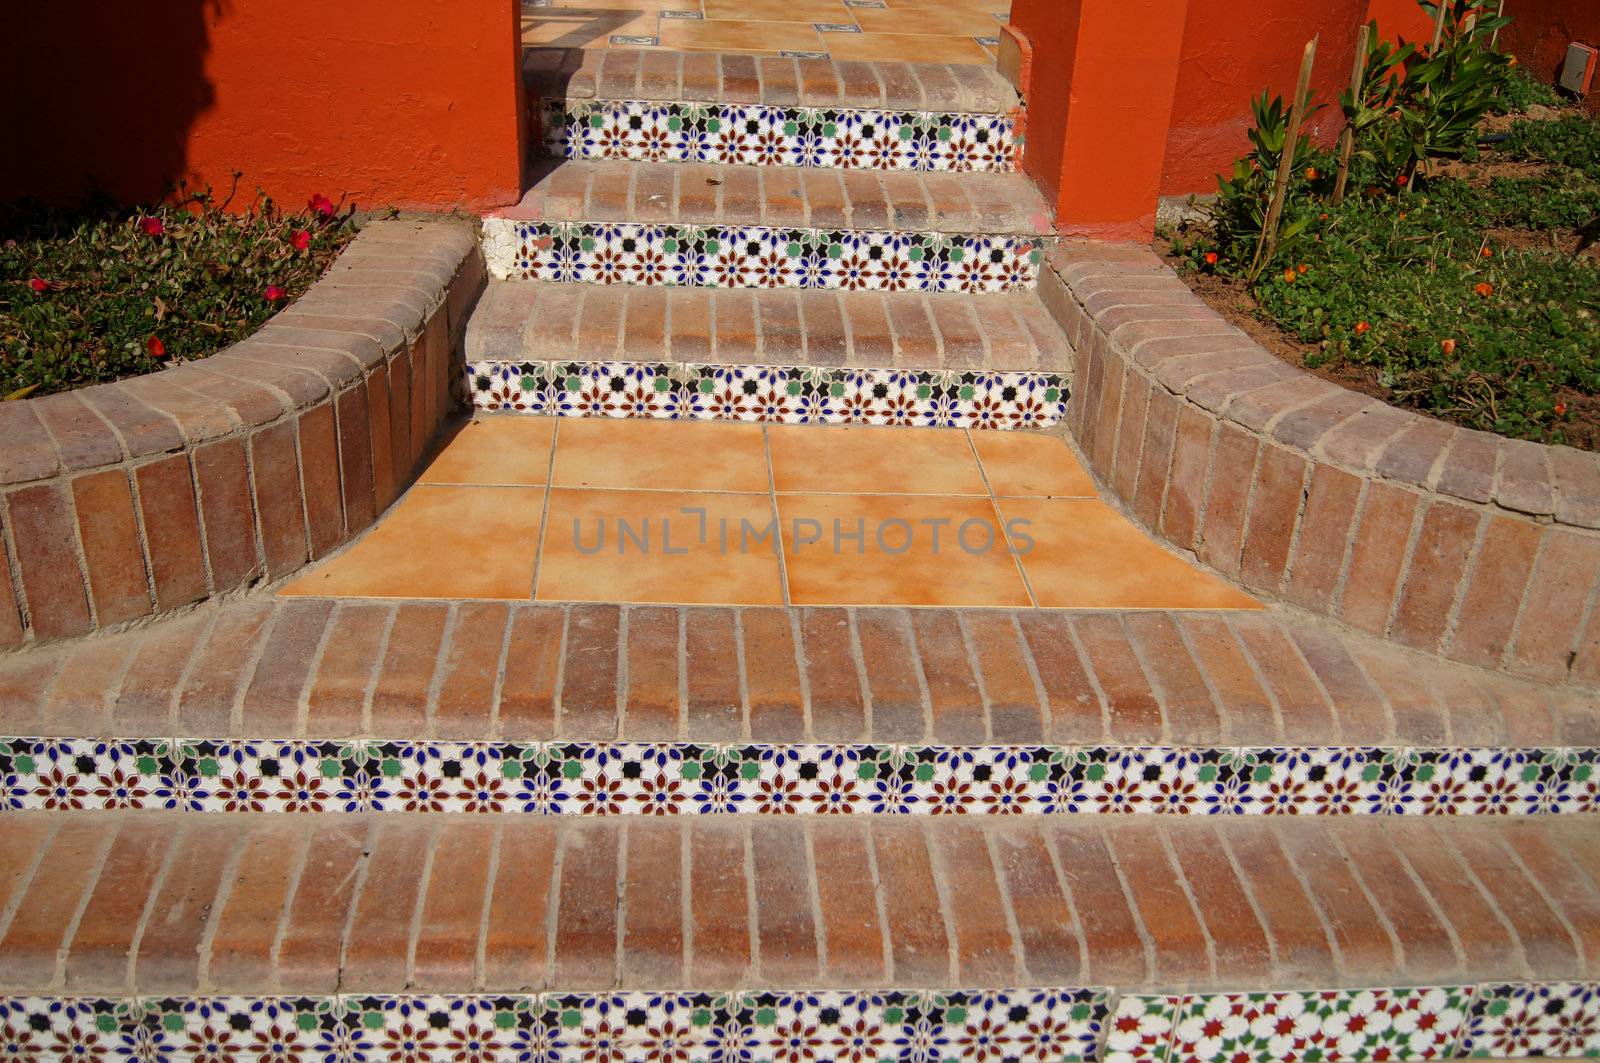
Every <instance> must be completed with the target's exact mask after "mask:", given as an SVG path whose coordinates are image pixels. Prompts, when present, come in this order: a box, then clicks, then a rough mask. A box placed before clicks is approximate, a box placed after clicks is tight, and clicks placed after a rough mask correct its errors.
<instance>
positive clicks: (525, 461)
mask: <svg viewBox="0 0 1600 1063" xmlns="http://www.w3.org/2000/svg"><path fill="white" fill-rule="evenodd" d="M556 420H557V418H554V417H478V418H475V419H473V420H471V421H468V422H467V423H466V424H464V425H462V426H461V427H460V429H459V430H458V431H457V432H456V434H455V435H454V436H453V437H451V439H450V441H449V442H447V443H446V444H445V445H444V447H443V448H441V449H440V451H439V454H438V456H436V457H435V458H434V459H433V460H432V461H431V462H429V463H428V467H427V468H426V469H424V470H422V475H421V476H420V477H418V478H417V479H418V482H420V483H425V484H519V485H533V486H540V485H542V484H544V483H545V481H546V479H547V478H548V477H549V475H550V443H551V440H553V439H554V438H555V434H556Z"/></svg>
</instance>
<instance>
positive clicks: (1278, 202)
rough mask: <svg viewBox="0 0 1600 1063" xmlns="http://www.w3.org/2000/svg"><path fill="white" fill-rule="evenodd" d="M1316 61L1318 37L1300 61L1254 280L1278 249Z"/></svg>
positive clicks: (1308, 44)
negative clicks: (1287, 126)
mask: <svg viewBox="0 0 1600 1063" xmlns="http://www.w3.org/2000/svg"><path fill="white" fill-rule="evenodd" d="M1316 61H1317V38H1316V37H1313V38H1311V39H1310V40H1309V41H1307V42H1306V54H1305V57H1304V58H1302V59H1301V60H1300V80H1299V82H1298V83H1297V84H1296V85H1295V88H1294V104H1293V105H1292V106H1291V107H1290V108H1289V128H1288V131H1287V132H1286V133H1285V135H1284V142H1283V154H1282V155H1281V156H1279V158H1278V179H1277V181H1276V182H1274V184H1273V188H1272V202H1271V204H1270V205H1269V206H1268V207H1267V219H1266V222H1265V223H1264V224H1263V225H1262V226H1261V239H1260V240H1259V241H1258V242H1257V243H1256V253H1255V257H1254V258H1253V259H1252V261H1251V262H1250V276H1251V278H1252V279H1254V278H1256V277H1259V276H1260V275H1261V268H1262V267H1263V266H1265V265H1266V264H1267V263H1268V262H1270V261H1272V255H1273V253H1274V252H1276V251H1277V249H1278V223H1279V221H1281V220H1282V218H1283V202H1284V200H1285V199H1287V198H1288V196H1289V178H1290V177H1291V176H1292V175H1293V174H1294V156H1295V152H1296V150H1298V149H1299V147H1300V123H1301V122H1303V121H1305V117H1306V94H1307V93H1308V92H1310V91H1311V67H1312V65H1313V64H1314V63H1315V62H1316Z"/></svg>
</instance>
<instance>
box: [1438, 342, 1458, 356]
mask: <svg viewBox="0 0 1600 1063" xmlns="http://www.w3.org/2000/svg"><path fill="white" fill-rule="evenodd" d="M1439 349H1440V350H1441V351H1443V352H1444V353H1445V354H1455V353H1456V341H1455V340H1440V341H1439Z"/></svg>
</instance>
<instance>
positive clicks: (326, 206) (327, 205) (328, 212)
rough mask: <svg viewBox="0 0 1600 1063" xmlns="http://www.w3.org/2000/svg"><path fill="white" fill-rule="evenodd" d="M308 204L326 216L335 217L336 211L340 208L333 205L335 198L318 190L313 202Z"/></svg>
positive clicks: (312, 199) (312, 198)
mask: <svg viewBox="0 0 1600 1063" xmlns="http://www.w3.org/2000/svg"><path fill="white" fill-rule="evenodd" d="M307 205H308V206H309V207H310V208H311V209H312V210H313V211H315V212H316V213H318V214H320V215H322V216H323V217H324V218H331V217H333V213H334V211H335V210H337V209H338V208H336V207H335V206H334V205H333V200H331V199H329V198H328V197H327V196H325V195H323V194H322V193H321V192H318V193H317V194H316V195H314V196H312V197H311V202H310V203H309V204H307Z"/></svg>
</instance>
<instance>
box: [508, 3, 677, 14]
mask: <svg viewBox="0 0 1600 1063" xmlns="http://www.w3.org/2000/svg"><path fill="white" fill-rule="evenodd" d="M550 8H552V9H554V10H556V11H585V10H588V11H631V12H633V13H634V14H643V13H645V12H647V11H696V10H699V8H700V3H699V0H555V3H553V4H551V5H550ZM545 10H547V9H545V8H537V7H536V8H524V9H523V18H539V17H541V16H542V15H543V14H544V12H545Z"/></svg>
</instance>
